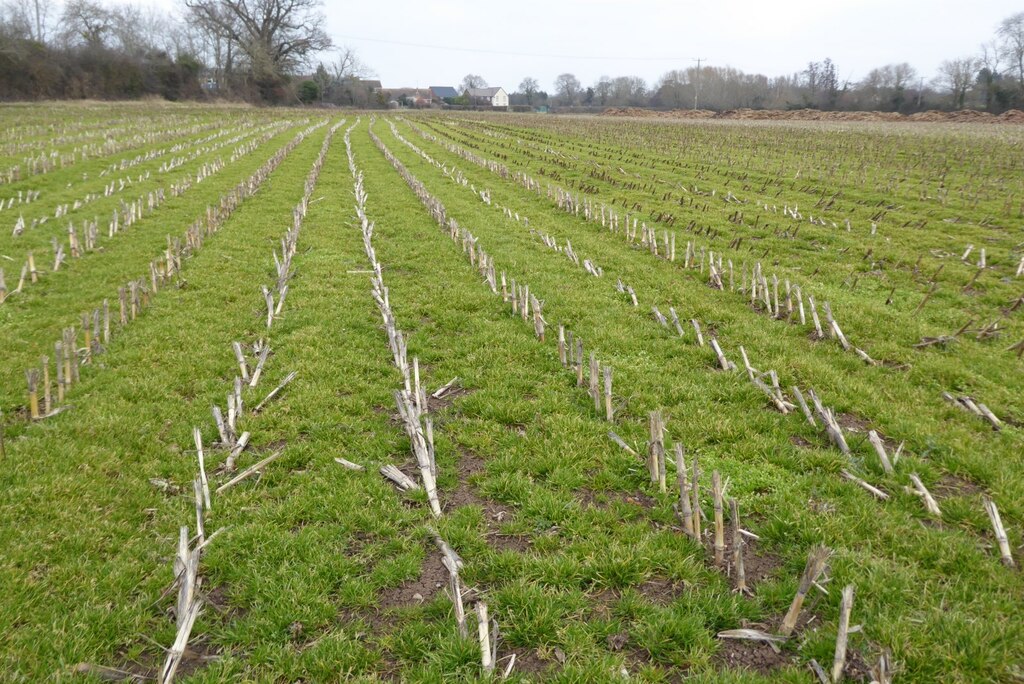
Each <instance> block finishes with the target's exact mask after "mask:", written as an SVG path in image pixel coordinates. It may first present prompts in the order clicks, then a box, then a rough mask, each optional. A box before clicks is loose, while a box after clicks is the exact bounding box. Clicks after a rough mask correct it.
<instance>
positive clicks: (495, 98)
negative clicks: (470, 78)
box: [466, 87, 508, 108]
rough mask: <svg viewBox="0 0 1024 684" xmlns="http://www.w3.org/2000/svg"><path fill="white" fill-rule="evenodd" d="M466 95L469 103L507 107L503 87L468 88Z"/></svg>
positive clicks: (506, 94)
mask: <svg viewBox="0 0 1024 684" xmlns="http://www.w3.org/2000/svg"><path fill="white" fill-rule="evenodd" d="M466 97H467V98H469V102H470V104H474V105H482V106H485V107H502V108H504V107H508V93H506V92H505V89H504V88H500V87H499V88H468V89H467V90H466Z"/></svg>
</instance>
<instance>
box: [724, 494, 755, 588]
mask: <svg viewBox="0 0 1024 684" xmlns="http://www.w3.org/2000/svg"><path fill="white" fill-rule="evenodd" d="M729 512H730V514H731V516H732V567H733V574H734V575H735V576H736V591H737V592H738V593H741V594H746V593H750V590H749V589H748V588H747V571H746V567H745V566H744V565H743V546H744V544H745V542H744V540H743V528H742V527H740V505H739V503H738V502H737V501H736V499H729Z"/></svg>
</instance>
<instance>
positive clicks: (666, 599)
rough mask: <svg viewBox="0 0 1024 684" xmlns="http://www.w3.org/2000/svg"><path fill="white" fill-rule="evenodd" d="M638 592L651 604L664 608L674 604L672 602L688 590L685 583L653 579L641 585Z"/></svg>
mask: <svg viewBox="0 0 1024 684" xmlns="http://www.w3.org/2000/svg"><path fill="white" fill-rule="evenodd" d="M636 590H637V591H638V592H640V593H641V594H642V595H643V597H644V598H646V599H647V600H649V601H650V602H651V603H654V604H657V605H660V606H664V605H667V604H669V603H672V601H674V600H675V599H676V598H677V597H678V596H679V595H680V594H682V593H683V591H685V590H686V584H685V583H683V582H673V581H671V580H667V579H663V578H659V577H653V578H651V579H648V580H646V581H644V582H643V583H642V584H640V586H638V587H637V588H636Z"/></svg>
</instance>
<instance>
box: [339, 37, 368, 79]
mask: <svg viewBox="0 0 1024 684" xmlns="http://www.w3.org/2000/svg"><path fill="white" fill-rule="evenodd" d="M331 74H332V75H333V77H334V82H335V83H341V82H342V81H346V80H348V79H351V78H366V77H367V76H372V75H373V69H371V68H370V67H368V66H367V65H366V64H364V63H363V61H362V60H361V59H359V55H358V54H356V51H355V50H354V49H352V48H350V47H347V46H346V47H342V48H340V49H339V50H338V58H337V59H336V60H334V63H333V64H331Z"/></svg>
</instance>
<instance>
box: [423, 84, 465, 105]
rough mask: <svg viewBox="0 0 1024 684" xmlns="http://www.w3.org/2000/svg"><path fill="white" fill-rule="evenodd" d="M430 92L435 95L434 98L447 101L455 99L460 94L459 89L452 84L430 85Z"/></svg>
mask: <svg viewBox="0 0 1024 684" xmlns="http://www.w3.org/2000/svg"><path fill="white" fill-rule="evenodd" d="M430 92H431V94H433V96H434V100H435V101H436V100H441V101H442V102H447V101H448V100H454V99H455V98H457V97H458V96H459V91H458V90H456V89H455V88H452V87H451V86H430Z"/></svg>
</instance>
